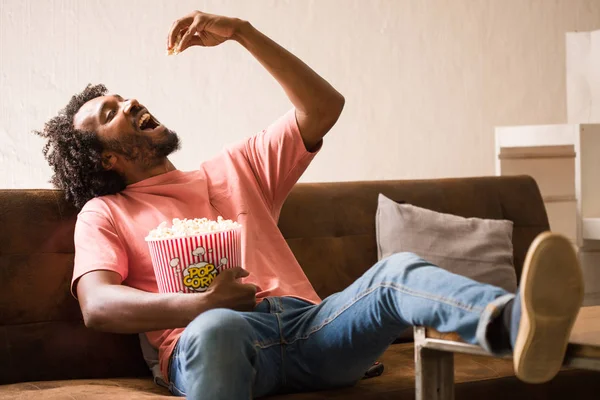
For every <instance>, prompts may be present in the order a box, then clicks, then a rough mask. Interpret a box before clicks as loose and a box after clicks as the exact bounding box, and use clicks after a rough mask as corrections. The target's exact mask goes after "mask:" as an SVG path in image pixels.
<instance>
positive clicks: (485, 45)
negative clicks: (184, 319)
mask: <svg viewBox="0 0 600 400" xmlns="http://www.w3.org/2000/svg"><path fill="white" fill-rule="evenodd" d="M195 8H198V9H203V10H205V11H209V12H214V13H223V14H227V15H232V16H239V17H241V18H245V19H248V20H250V21H251V22H252V23H253V24H254V25H255V26H256V27H258V28H259V29H261V30H262V31H263V32H265V33H266V34H267V35H269V36H271V37H272V38H273V39H275V40H276V41H278V42H279V43H280V44H282V45H283V46H285V47H287V48H288V49H289V50H291V51H292V52H294V53H295V54H296V55H298V56H299V57H300V58H302V59H303V60H305V61H306V62H307V63H308V64H309V65H311V66H312V67H313V68H315V69H316V70H317V71H318V72H319V73H321V74H322V75H323V76H324V77H325V78H326V79H328V80H330V81H331V82H332V83H333V85H334V86H336V87H337V88H338V89H339V90H340V91H341V92H342V93H343V94H344V95H345V96H346V109H345V110H344V114H343V116H342V118H341V119H340V121H339V123H338V124H337V126H336V127H335V128H334V130H333V131H332V132H331V134H330V135H329V136H328V137H327V140H326V146H325V147H324V149H323V151H322V153H321V155H320V156H319V157H317V159H316V160H315V162H314V163H313V165H312V166H311V167H310V169H309V170H308V171H307V173H306V174H305V176H304V177H303V180H304V181H337V180H363V179H395V178H422V177H423V178H425V177H426V178H428V177H445V176H466V175H484V174H493V173H494V160H493V152H494V149H493V127H494V126H495V125H522V124H539V123H560V122H566V105H565V101H566V100H565V99H566V95H565V61H564V57H565V38H564V36H565V32H567V31H575V30H579V31H581V30H592V29H597V28H600V0H388V1H373V0H370V1H369V0H352V1H351V0H318V1H317V0H313V1H309V0H294V1H292V0H288V1H283V0H281V1H279V0H270V1H267V0H260V1H259V0H252V1H251V0H229V1H216V0H215V1H197V0H196V1H191V0H185V1H184V0H179V1H173V0H137V1H132V0H128V1H121V0H112V1H109V0H104V1H100V0H95V1H92V0H85V1H83V0H63V1H40V0H38V1H33V0H29V1H23V0H0V168H1V170H2V173H1V174H0V187H48V184H47V183H46V182H47V180H48V179H49V176H50V170H49V168H48V167H47V166H46V164H45V161H44V159H43V157H42V155H41V147H42V141H41V139H39V138H37V137H34V136H33V135H32V134H30V131H31V130H32V129H35V128H40V127H41V126H42V125H43V122H44V121H45V120H46V119H48V118H49V117H51V116H52V115H54V113H55V112H56V111H57V110H58V109H59V108H61V107H62V106H63V105H64V104H65V102H66V101H67V100H68V98H69V96H70V95H71V94H73V93H74V92H76V91H79V90H80V89H82V88H83V87H84V86H85V85H86V84H87V83H88V82H94V83H97V82H104V83H105V84H106V85H108V86H109V89H111V90H113V91H115V92H118V93H121V94H123V95H124V96H127V97H132V96H133V97H136V98H138V99H139V100H140V101H141V102H142V103H144V104H145V105H147V106H148V108H149V109H150V110H151V111H152V112H153V113H154V114H155V115H157V116H158V117H159V118H160V119H161V120H162V121H163V122H165V123H166V124H167V125H169V126H170V127H171V128H173V129H175V130H176V131H177V132H178V133H179V134H180V135H181V136H182V138H183V143H184V147H183V150H181V151H180V152H179V153H177V154H176V155H175V156H174V157H173V160H174V162H175V164H176V165H177V166H178V167H179V168H180V169H192V168H194V167H195V166H196V165H197V164H198V163H199V162H200V161H201V160H203V159H206V158H207V157H210V156H211V155H212V154H214V153H215V152H217V151H219V149H221V148H222V147H223V145H225V144H227V143H230V142H232V141H234V140H238V139H240V138H242V137H244V136H246V135H249V134H252V133H254V132H256V131H257V130H260V129H262V128H263V127H265V126H266V125H267V124H268V123H269V122H270V121H272V120H273V119H275V118H276V117H277V116H278V115H280V114H282V113H283V112H285V110H287V109H288V108H289V107H290V104H289V103H288V101H287V100H286V98H285V96H284V94H283V92H282V91H281V90H280V89H279V87H278V86H277V84H276V83H275V82H274V81H273V80H272V79H271V78H270V76H269V75H268V74H267V73H266V72H264V71H263V70H262V69H261V67H260V66H259V65H258V64H257V63H256V62H255V61H254V60H253V59H252V58H251V56H250V55H248V54H246V53H245V51H244V50H243V49H242V48H241V47H240V46H238V45H236V44H234V43H228V44H226V45H224V46H222V47H221V48H214V49H200V48H194V49H193V50H192V51H190V52H187V54H186V53H184V54H182V55H180V56H177V57H166V56H165V48H164V43H165V37H166V33H167V30H168V28H169V26H170V24H171V22H172V21H173V20H174V19H176V18H177V17H179V16H181V15H183V14H185V13H187V12H189V11H191V10H193V9H195Z"/></svg>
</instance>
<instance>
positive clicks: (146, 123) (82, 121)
mask: <svg viewBox="0 0 600 400" xmlns="http://www.w3.org/2000/svg"><path fill="white" fill-rule="evenodd" d="M73 124H74V126H75V128H76V129H80V130H85V131H91V132H95V133H96V134H97V135H98V138H99V139H100V141H101V142H102V144H103V145H104V150H105V152H114V153H117V154H118V155H120V156H123V157H124V158H125V159H127V160H128V161H132V162H135V163H136V164H139V165H140V166H142V167H148V168H151V167H154V166H156V165H158V164H160V163H161V162H163V161H164V158H165V157H166V156H168V155H169V154H171V153H172V152H173V151H175V150H177V149H178V148H179V137H178V136H177V134H176V133H175V132H173V131H171V130H169V129H167V128H166V127H165V126H164V125H162V124H161V123H160V122H158V121H157V120H156V118H154V116H152V114H150V113H149V112H148V110H147V109H146V107H144V106H142V105H140V104H139V103H138V101H137V100H135V99H127V100H125V99H123V98H122V97H121V96H119V95H107V96H102V97H97V98H95V99H93V100H90V101H88V102H87V103H85V104H84V105H83V106H82V107H81V108H80V109H79V111H78V112H77V114H75V117H74V118H73Z"/></svg>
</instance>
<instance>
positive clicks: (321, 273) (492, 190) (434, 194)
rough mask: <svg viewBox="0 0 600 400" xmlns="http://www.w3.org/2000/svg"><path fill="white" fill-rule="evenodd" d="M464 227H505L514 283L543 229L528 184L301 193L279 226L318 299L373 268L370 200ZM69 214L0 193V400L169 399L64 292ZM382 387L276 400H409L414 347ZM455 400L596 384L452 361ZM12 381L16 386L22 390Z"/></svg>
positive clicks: (349, 186) (325, 187) (389, 366)
mask: <svg viewBox="0 0 600 400" xmlns="http://www.w3.org/2000/svg"><path fill="white" fill-rule="evenodd" d="M380 192H381V193H384V194H385V195H386V196H388V197H390V198H392V199H394V200H404V201H407V202H409V203H412V204H415V205H418V206H421V207H426V208H430V209H433V210H438V211H441V212H446V213H453V214H457V215H462V216H466V217H483V218H505V219H510V220H512V221H514V237H513V241H514V260H515V266H516V269H517V273H520V271H521V266H522V263H523V259H524V256H525V252H526V250H527V247H528V245H529V244H530V243H531V241H532V240H533V238H534V237H535V236H536V235H537V234H538V233H540V232H542V231H544V230H547V229H548V220H547V216H546V212H545V209H544V206H543V203H542V199H541V197H540V193H539V190H538V188H537V186H536V184H535V182H534V181H533V180H532V179H531V178H528V177H490V178H469V179H449V180H421V181H380V182H353V183H324V184H300V185H297V186H296V187H295V189H294V190H293V192H292V194H291V195H290V197H289V199H288V200H287V202H286V204H285V206H284V208H283V211H282V213H281V218H280V223H279V225H280V227H281V230H282V232H283V234H284V236H285V237H286V238H287V241H288V243H289V245H290V246H291V248H292V250H293V251H294V253H295V254H296V257H297V258H298V260H299V261H300V264H301V265H302V266H303V267H304V269H305V271H306V274H307V275H308V277H309V279H310V280H311V282H312V283H313V285H314V286H315V289H316V290H317V292H318V293H319V294H320V295H321V296H322V297H325V296H327V295H329V294H331V293H333V292H336V291H339V290H341V289H343V288H344V287H345V286H347V285H348V284H350V283H351V282H352V281H354V280H355V279H356V278H357V277H358V276H359V275H361V274H362V272H363V271H365V270H366V269H367V268H369V267H370V266H371V265H372V264H373V263H374V262H375V261H376V257H377V256H376V254H377V252H376V245H375V210H376V206H377V194H378V193H380ZM75 218H76V213H75V210H73V209H72V208H71V207H69V206H68V205H67V204H66V203H65V202H64V201H63V199H62V194H61V193H60V192H58V191H52V190H1V191H0V227H1V230H0V385H2V386H0V399H42V400H43V399H77V400H79V399H105V398H106V399H146V398H162V397H163V396H164V398H166V396H168V395H169V393H168V392H167V391H166V390H165V389H163V388H160V387H157V386H155V385H154V384H153V382H152V380H151V378H150V377H149V371H148V369H147V368H146V365H145V363H144V361H143V359H142V355H141V352H140V349H139V345H138V338H137V336H135V335H114V334H107V333H100V332H95V331H92V330H89V329H87V328H86V327H85V326H84V325H83V322H82V317H81V313H80V310H79V307H78V304H77V302H76V301H75V299H73V297H71V295H70V293H69V282H70V278H71V273H72V268H73V226H74V223H75ZM381 360H382V361H383V362H384V364H385V372H384V374H383V375H382V376H381V377H377V378H372V379H368V380H363V381H361V382H360V383H359V384H358V385H357V386H356V387H353V388H346V389H342V390H334V391H326V392H318V393H303V394H293V395H286V396H283V395H282V396H275V397H274V399H282V400H283V399H323V398H339V399H342V398H343V399H396V400H399V399H413V398H414V396H415V392H414V352H413V345H412V343H402V344H394V345H392V346H391V347H390V348H389V350H388V351H387V352H386V353H385V354H384V355H383V356H382V357H381ZM455 381H456V397H457V398H459V399H460V398H470V397H472V398H486V400H488V399H506V398H510V399H564V398H568V397H569V398H575V399H581V398H597V394H598V393H600V374H598V373H594V372H587V371H579V370H565V371H562V372H561V373H560V374H559V375H558V376H557V377H556V378H555V379H554V380H553V381H551V382H549V383H547V384H543V385H526V384H523V383H521V382H519V381H518V380H517V379H516V378H515V377H514V376H513V373H512V367H511V363H510V361H506V360H501V359H496V358H491V357H475V356H468V355H456V357H455ZM19 382H21V383H19Z"/></svg>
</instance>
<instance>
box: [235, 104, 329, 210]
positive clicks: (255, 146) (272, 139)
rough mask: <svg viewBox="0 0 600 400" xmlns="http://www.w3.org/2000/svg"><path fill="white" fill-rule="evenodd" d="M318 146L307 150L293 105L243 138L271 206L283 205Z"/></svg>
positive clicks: (248, 157)
mask: <svg viewBox="0 0 600 400" xmlns="http://www.w3.org/2000/svg"><path fill="white" fill-rule="evenodd" d="M320 146H321V145H320V144H319V146H318V147H317V149H316V150H315V151H312V152H309V151H308V150H306V147H305V146H304V142H303V141H302V136H301V134H300V129H299V127H298V122H297V121H296V112H295V110H294V109H292V110H290V111H289V112H287V113H286V114H285V115H283V116H282V117H281V118H279V119H278V120H277V121H275V122H274V123H273V124H272V125H271V126H269V127H268V128H267V129H265V130H264V131H262V132H260V133H259V134H257V135H255V136H252V137H250V138H249V139H248V140H247V141H246V142H245V146H244V148H243V151H244V152H245V155H246V158H247V160H248V163H249V165H250V168H252V171H253V173H254V176H256V179H257V181H258V184H259V185H260V187H261V190H262V192H263V194H264V195H265V197H266V198H267V200H268V201H269V202H270V205H271V208H272V209H273V210H277V209H278V208H279V207H281V206H282V205H283V202H284V201H285V199H286V197H287V195H288V194H289V192H290V190H291V189H292V187H293V186H294V184H295V183H296V182H297V181H298V179H299V178H300V176H301V175H302V174H303V173H304V171H305V170H306V168H308V166H309V165H310V162H311V161H312V159H313V158H314V157H315V155H316V154H317V153H318V151H319V149H320Z"/></svg>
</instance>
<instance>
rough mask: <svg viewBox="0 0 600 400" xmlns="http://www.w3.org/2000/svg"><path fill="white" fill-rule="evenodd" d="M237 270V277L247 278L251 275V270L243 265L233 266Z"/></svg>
mask: <svg viewBox="0 0 600 400" xmlns="http://www.w3.org/2000/svg"><path fill="white" fill-rule="evenodd" d="M231 269H232V270H233V271H234V272H235V277H236V279H237V278H245V277H247V276H248V275H250V272H248V271H246V270H245V269H244V268H242V267H235V268H231Z"/></svg>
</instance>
